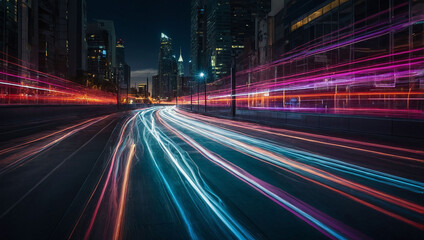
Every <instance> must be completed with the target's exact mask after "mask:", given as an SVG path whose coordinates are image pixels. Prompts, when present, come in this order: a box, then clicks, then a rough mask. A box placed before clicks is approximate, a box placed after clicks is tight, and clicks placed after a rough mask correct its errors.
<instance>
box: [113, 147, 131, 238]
mask: <svg viewBox="0 0 424 240" xmlns="http://www.w3.org/2000/svg"><path fill="white" fill-rule="evenodd" d="M134 153H135V144H132V145H131V149H130V152H129V154H128V159H127V164H126V166H125V173H124V180H123V183H122V187H121V196H120V198H119V210H118V217H117V219H116V224H115V226H116V227H115V232H114V234H113V239H114V240H117V239H119V234H120V232H121V226H122V221H123V220H122V218H123V215H124V209H125V202H126V198H127V191H128V181H129V175H130V169H131V164H132V159H133V158H134Z"/></svg>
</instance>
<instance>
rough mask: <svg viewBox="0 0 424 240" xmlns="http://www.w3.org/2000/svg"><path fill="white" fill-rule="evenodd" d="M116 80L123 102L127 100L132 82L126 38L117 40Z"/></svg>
mask: <svg viewBox="0 0 424 240" xmlns="http://www.w3.org/2000/svg"><path fill="white" fill-rule="evenodd" d="M115 73H116V80H117V84H118V89H119V97H120V99H121V100H120V101H121V102H125V101H126V100H127V94H128V91H129V87H130V84H131V68H130V66H129V65H128V64H127V62H126V60H125V45H124V40H122V39H119V40H118V41H117V42H116V72H115Z"/></svg>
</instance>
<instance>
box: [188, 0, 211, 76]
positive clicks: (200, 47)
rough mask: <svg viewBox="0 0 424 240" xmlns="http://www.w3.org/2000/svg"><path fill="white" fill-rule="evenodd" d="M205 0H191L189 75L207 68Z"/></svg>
mask: <svg viewBox="0 0 424 240" xmlns="http://www.w3.org/2000/svg"><path fill="white" fill-rule="evenodd" d="M206 17H207V16H206V3H205V0H192V1H191V33H190V34H191V60H190V61H191V69H190V70H189V74H190V75H192V76H193V75H196V74H198V73H199V72H204V71H206V70H207V62H206V47H207V46H206V38H207V33H206V29H207V19H206Z"/></svg>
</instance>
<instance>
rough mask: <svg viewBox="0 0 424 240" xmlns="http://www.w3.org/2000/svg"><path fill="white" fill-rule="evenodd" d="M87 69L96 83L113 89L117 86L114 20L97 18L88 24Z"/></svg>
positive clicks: (110, 89) (104, 87)
mask: <svg viewBox="0 0 424 240" xmlns="http://www.w3.org/2000/svg"><path fill="white" fill-rule="evenodd" d="M87 44H88V58H87V71H88V75H89V76H90V77H91V79H92V81H93V82H94V84H95V85H98V86H99V87H102V88H103V89H107V90H109V91H113V90H114V89H115V88H116V80H117V79H116V76H115V75H116V35H115V27H114V24H113V22H112V21H106V20H96V21H95V22H93V23H89V24H88V30H87Z"/></svg>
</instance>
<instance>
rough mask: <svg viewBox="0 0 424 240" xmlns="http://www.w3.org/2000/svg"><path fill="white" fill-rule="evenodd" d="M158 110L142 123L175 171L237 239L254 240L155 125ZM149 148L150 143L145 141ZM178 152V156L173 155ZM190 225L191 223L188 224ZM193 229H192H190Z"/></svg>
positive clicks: (144, 118)
mask: <svg viewBox="0 0 424 240" xmlns="http://www.w3.org/2000/svg"><path fill="white" fill-rule="evenodd" d="M154 110H156V109H150V110H148V111H145V112H143V113H142V114H140V116H139V118H140V121H141V122H142V123H143V124H144V127H145V128H146V129H147V130H148V132H149V133H150V134H151V136H152V137H153V138H154V139H155V140H156V142H157V143H158V144H159V145H160V147H161V149H162V150H163V151H164V153H165V154H166V156H167V157H168V158H169V159H170V160H171V163H172V164H173V165H174V167H175V169H176V170H177V171H178V172H179V173H180V174H181V175H182V176H183V177H184V179H185V180H186V181H187V182H188V183H189V185H190V187H191V188H192V189H193V190H194V191H195V192H196V194H197V196H198V197H199V198H200V199H201V200H202V201H203V202H204V204H205V206H207V207H208V208H209V209H210V210H211V211H212V212H213V213H214V214H215V216H216V217H217V218H218V219H219V221H220V222H221V223H222V224H224V226H226V227H227V229H228V230H229V231H230V232H231V233H232V234H233V236H234V237H235V238H237V239H254V237H253V236H252V235H251V234H250V233H249V232H248V231H247V230H246V229H244V227H243V226H242V225H240V224H239V223H238V222H237V220H236V219H234V218H233V217H232V216H231V214H230V213H229V212H228V211H227V210H226V209H225V206H224V205H223V202H222V200H220V199H219V198H218V196H217V195H216V194H214V193H213V192H211V189H210V188H209V187H208V186H207V185H206V183H204V181H203V180H202V179H201V177H200V176H197V174H196V172H197V171H196V170H195V169H193V168H192V167H190V164H189V161H190V160H189V159H187V158H185V157H184V154H183V152H182V151H181V150H180V149H179V147H177V145H176V144H175V143H173V141H172V140H170V139H169V137H167V136H166V135H164V134H163V133H162V132H161V131H160V130H159V129H158V128H157V125H156V123H155V120H154V117H153V114H152V112H153V111H154ZM149 112H150V118H147V117H146V116H145V115H146V113H149ZM144 143H145V144H146V145H147V146H149V145H150V144H151V142H150V141H146V140H145V141H144ZM175 151H176V154H175V153H173V152H175ZM186 224H189V223H186ZM188 229H191V227H188Z"/></svg>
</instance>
